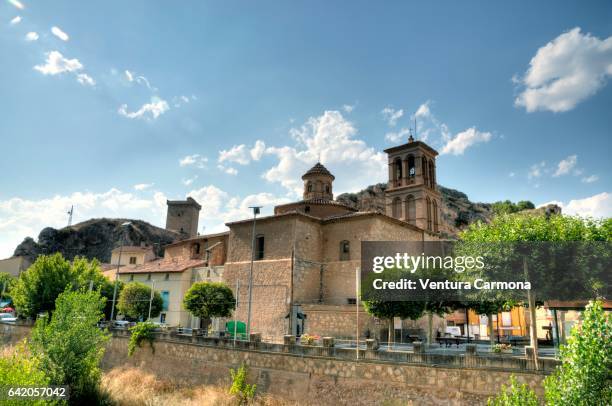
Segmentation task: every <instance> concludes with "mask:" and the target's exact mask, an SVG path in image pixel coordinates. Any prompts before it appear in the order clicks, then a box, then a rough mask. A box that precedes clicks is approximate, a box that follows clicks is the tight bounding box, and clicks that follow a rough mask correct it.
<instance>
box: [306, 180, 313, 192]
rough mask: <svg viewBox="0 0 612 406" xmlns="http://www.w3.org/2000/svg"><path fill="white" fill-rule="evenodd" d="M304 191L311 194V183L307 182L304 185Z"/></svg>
mask: <svg viewBox="0 0 612 406" xmlns="http://www.w3.org/2000/svg"><path fill="white" fill-rule="evenodd" d="M306 190H307V191H308V192H312V183H310V182H308V183H307V184H306Z"/></svg>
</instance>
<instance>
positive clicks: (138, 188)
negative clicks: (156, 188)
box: [134, 183, 155, 191]
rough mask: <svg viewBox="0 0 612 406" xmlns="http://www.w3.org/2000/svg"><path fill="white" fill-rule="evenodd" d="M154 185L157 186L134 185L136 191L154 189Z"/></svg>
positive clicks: (149, 184) (148, 184) (150, 184)
mask: <svg viewBox="0 0 612 406" xmlns="http://www.w3.org/2000/svg"><path fill="white" fill-rule="evenodd" d="M153 185H155V183H137V184H136V185H134V190H139V191H140V190H146V189H149V188H151V187H153Z"/></svg>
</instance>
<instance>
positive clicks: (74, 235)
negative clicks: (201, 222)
mask: <svg viewBox="0 0 612 406" xmlns="http://www.w3.org/2000/svg"><path fill="white" fill-rule="evenodd" d="M127 221H129V222H130V223H131V224H130V225H129V226H125V227H122V226H121V224H123V223H125V222H127ZM179 239H180V235H179V234H177V233H175V232H172V231H168V230H165V229H163V228H159V227H155V226H153V225H151V224H149V223H147V222H144V221H142V220H129V219H107V218H102V219H91V220H87V221H84V222H82V223H79V224H75V225H73V226H70V227H64V228H61V229H59V230H56V229H55V228H51V227H47V228H45V229H43V230H42V231H41V232H40V234H39V235H38V241H34V239H33V238H31V237H27V238H26V239H25V240H23V242H22V243H21V244H19V245H18V246H17V248H16V249H15V254H14V255H22V256H25V257H27V258H28V259H29V260H31V261H33V260H35V259H36V257H37V256H39V255H41V254H51V253H55V252H61V253H62V254H63V255H64V257H66V258H69V259H72V258H74V257H76V256H82V257H86V258H89V259H93V258H97V259H98V260H99V261H101V262H106V263H108V262H110V259H111V251H112V250H113V249H114V248H115V247H118V246H119V245H120V244H121V243H122V244H123V245H141V244H145V245H148V246H151V247H153V249H154V250H155V251H156V253H157V254H158V255H162V252H163V246H164V245H166V244H170V243H172V242H174V241H177V240H179Z"/></svg>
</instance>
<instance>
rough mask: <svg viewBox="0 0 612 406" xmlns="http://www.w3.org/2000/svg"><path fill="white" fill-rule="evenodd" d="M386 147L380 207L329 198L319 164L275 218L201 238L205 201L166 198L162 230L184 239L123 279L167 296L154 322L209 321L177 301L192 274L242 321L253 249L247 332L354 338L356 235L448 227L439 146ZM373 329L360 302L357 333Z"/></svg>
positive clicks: (325, 172) (426, 236) (123, 273)
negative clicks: (222, 287)
mask: <svg viewBox="0 0 612 406" xmlns="http://www.w3.org/2000/svg"><path fill="white" fill-rule="evenodd" d="M385 152H386V153H387V156H388V165H389V179H388V187H387V189H386V191H385V194H386V196H385V206H386V209H385V212H384V213H382V212H377V211H358V210H356V209H355V208H353V207H350V206H348V205H345V204H343V203H341V202H338V201H335V200H334V192H333V191H334V180H335V177H334V175H333V174H332V173H331V172H330V170H329V169H328V168H326V167H325V166H324V165H323V164H322V163H320V162H317V163H316V164H315V165H314V166H313V167H312V168H311V169H309V170H308V171H307V172H306V173H304V174H303V176H302V180H303V182H304V189H303V196H302V200H300V201H297V202H293V203H288V204H282V205H279V206H276V207H275V208H274V214H273V215H270V216H264V217H258V218H257V220H256V222H255V227H254V224H253V218H248V219H244V220H240V221H233V222H230V223H227V224H226V225H227V227H228V228H229V231H227V232H224V233H219V234H214V235H197V224H198V216H199V212H200V209H201V206H200V205H199V204H198V203H197V202H196V201H195V200H193V199H192V198H187V200H184V201H168V215H167V222H166V228H167V229H170V230H174V231H176V232H177V233H180V234H182V235H184V236H185V237H187V238H186V239H183V240H182V241H179V242H176V243H174V244H171V245H169V246H167V247H166V248H165V254H164V258H161V259H157V260H154V261H151V262H148V263H145V264H144V265H135V266H126V267H123V268H122V269H121V270H120V272H119V273H120V278H121V279H122V280H123V281H125V282H128V281H142V282H144V283H151V284H153V283H154V284H155V285H154V286H155V288H156V289H157V290H160V291H161V292H162V296H163V297H164V302H165V303H166V305H165V308H164V312H162V314H161V315H160V318H159V321H163V322H167V323H169V324H171V325H175V324H180V325H183V326H191V327H197V328H207V325H208V321H201V320H198V319H196V318H193V317H191V315H190V314H189V313H188V312H186V311H185V310H184V309H183V308H182V299H183V297H184V295H185V292H186V291H187V289H188V288H189V286H191V284H192V283H194V282H196V281H222V282H225V283H226V284H227V285H228V286H229V287H231V288H232V290H233V291H234V295H235V296H236V297H237V298H238V304H237V309H236V318H237V320H240V321H244V322H246V321H247V317H248V303H249V294H248V293H249V292H248V290H249V288H248V287H249V274H250V268H251V256H252V255H253V259H254V261H253V290H252V310H251V331H252V332H257V333H261V335H262V338H263V339H267V340H274V341H282V337H283V335H286V334H293V335H300V334H303V333H308V334H312V335H319V336H334V337H337V338H353V337H355V334H356V330H357V312H356V308H357V306H356V304H357V294H356V270H357V269H358V268H359V267H360V261H361V252H360V251H361V242H362V241H433V240H438V239H440V233H441V231H443V230H444V226H443V225H442V224H440V222H439V219H440V218H441V216H440V212H439V211H440V205H441V204H440V193H439V191H438V189H437V184H436V156H437V155H438V153H437V152H436V151H435V150H434V149H433V148H431V147H430V146H428V145H427V144H425V143H424V142H421V141H416V140H414V139H413V138H412V137H410V138H409V139H408V142H407V143H405V144H403V145H399V146H395V147H392V148H389V149H387V150H385ZM253 232H254V233H255V236H254V237H255V240H254V242H255V243H254V250H253V247H252V245H253ZM253 251H254V252H253ZM217 323H218V321H217ZM215 327H216V328H219V327H221V325H220V324H217V325H216V326H215ZM375 329H377V326H376V325H375V320H374V319H373V318H372V317H370V316H369V315H367V314H366V313H365V311H364V310H363V309H362V308H360V314H359V330H360V335H361V336H363V335H365V334H366V332H367V331H371V332H372V331H375Z"/></svg>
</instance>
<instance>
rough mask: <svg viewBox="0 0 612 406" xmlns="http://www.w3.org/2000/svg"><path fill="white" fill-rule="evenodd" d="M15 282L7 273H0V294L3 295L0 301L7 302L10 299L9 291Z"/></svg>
mask: <svg viewBox="0 0 612 406" xmlns="http://www.w3.org/2000/svg"><path fill="white" fill-rule="evenodd" d="M15 282H17V279H15V278H14V277H13V275H11V274H10V273H8V272H0V294H2V293H4V294H3V295H2V297H0V300H3V301H4V300H7V299H10V298H11V289H12V287H13V285H14V284H15Z"/></svg>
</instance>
